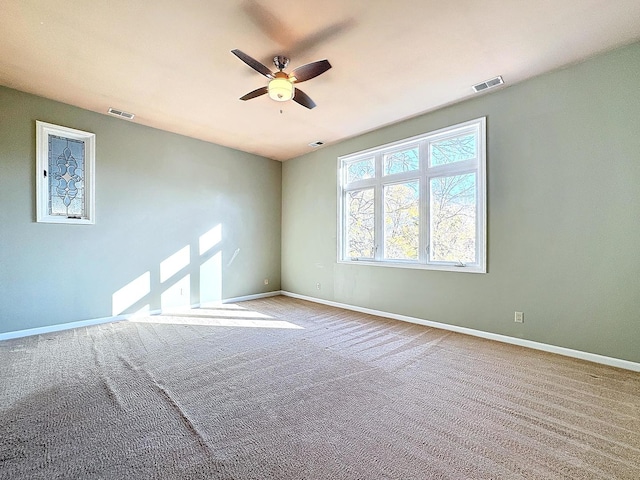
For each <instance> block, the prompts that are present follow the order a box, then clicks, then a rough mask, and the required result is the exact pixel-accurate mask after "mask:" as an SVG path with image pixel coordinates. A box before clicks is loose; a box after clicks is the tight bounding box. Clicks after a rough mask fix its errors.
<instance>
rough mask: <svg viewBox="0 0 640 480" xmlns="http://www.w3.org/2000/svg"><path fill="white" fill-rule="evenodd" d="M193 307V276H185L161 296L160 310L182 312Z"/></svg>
mask: <svg viewBox="0 0 640 480" xmlns="http://www.w3.org/2000/svg"><path fill="white" fill-rule="evenodd" d="M190 305H191V275H185V276H184V277H182V278H181V279H180V280H178V281H177V282H176V283H174V284H173V285H172V286H171V287H169V288H167V289H166V290H165V291H164V292H162V294H161V295H160V308H161V309H162V311H163V312H166V311H168V310H181V309H184V308H189V307H190Z"/></svg>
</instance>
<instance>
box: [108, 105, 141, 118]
mask: <svg viewBox="0 0 640 480" xmlns="http://www.w3.org/2000/svg"><path fill="white" fill-rule="evenodd" d="M109 113H110V114H111V115H114V116H116V117H120V118H126V119H127V120H133V117H135V115H134V114H133V113H127V112H123V111H122V110H116V109H115V108H109Z"/></svg>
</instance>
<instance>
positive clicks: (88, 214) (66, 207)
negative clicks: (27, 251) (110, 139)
mask: <svg viewBox="0 0 640 480" xmlns="http://www.w3.org/2000/svg"><path fill="white" fill-rule="evenodd" d="M36 158H37V160H36V163H37V165H36V204H37V218H36V220H37V221H38V222H47V223H80V224H92V223H95V213H94V212H95V202H94V165H95V135H94V134H93V133H89V132H83V131H80V130H74V129H72V128H67V127H61V126H58V125H52V124H50V123H45V122H40V121H36Z"/></svg>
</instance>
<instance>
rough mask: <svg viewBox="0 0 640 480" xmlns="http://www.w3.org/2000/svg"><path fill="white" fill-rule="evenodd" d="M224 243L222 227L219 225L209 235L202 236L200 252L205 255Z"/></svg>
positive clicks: (199, 242)
mask: <svg viewBox="0 0 640 480" xmlns="http://www.w3.org/2000/svg"><path fill="white" fill-rule="evenodd" d="M221 241H222V225H221V224H220V223H219V224H218V225H216V226H215V227H213V228H212V229H211V230H209V231H208V232H207V233H203V234H202V235H200V239H199V241H198V244H199V245H198V246H199V249H198V252H199V253H200V255H204V254H205V253H207V252H208V251H209V250H211V249H212V248H213V247H215V246H216V245H218V244H219V243H220V242H221Z"/></svg>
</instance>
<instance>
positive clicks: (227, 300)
mask: <svg viewBox="0 0 640 480" xmlns="http://www.w3.org/2000/svg"><path fill="white" fill-rule="evenodd" d="M282 294H283V293H282V292H281V291H280V290H275V291H273V292H266V293H256V294H255V295H245V296H244V297H233V298H225V299H224V300H222V303H236V302H246V301H247V300H257V299H258V298H267V297H277V296H278V295H282Z"/></svg>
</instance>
